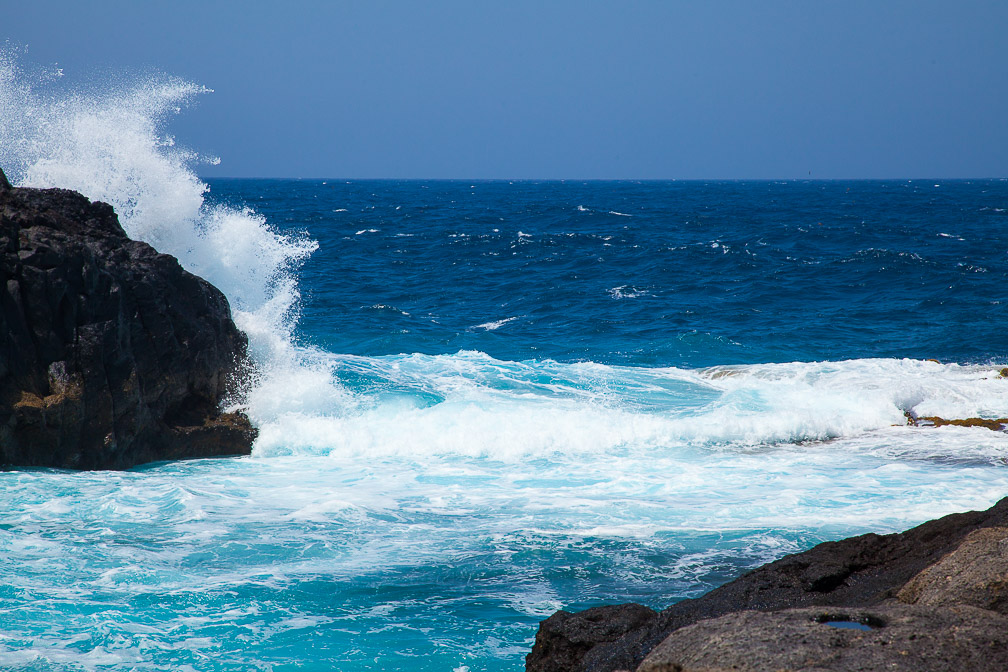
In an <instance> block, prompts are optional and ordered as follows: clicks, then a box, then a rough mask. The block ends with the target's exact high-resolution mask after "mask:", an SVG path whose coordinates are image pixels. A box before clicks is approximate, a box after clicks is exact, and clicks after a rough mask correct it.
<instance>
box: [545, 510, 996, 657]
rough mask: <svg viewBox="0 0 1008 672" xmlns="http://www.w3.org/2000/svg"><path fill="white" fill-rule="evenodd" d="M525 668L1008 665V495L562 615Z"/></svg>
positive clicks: (555, 618)
mask: <svg viewBox="0 0 1008 672" xmlns="http://www.w3.org/2000/svg"><path fill="white" fill-rule="evenodd" d="M525 666H526V670H527V671H528V672H613V671H617V670H636V671H637V672H701V671H702V672H715V671H723V672H726V671H727V670H735V671H738V672H743V671H748V672H760V671H764V670H775V671H806V672H826V671H827V670H835V671H837V672H839V671H846V670H896V671H901V672H945V671H947V670H970V671H971V672H987V671H988V670H989V671H991V672H994V671H997V672H1003V671H1004V670H1008V498H1006V499H1002V500H1001V501H1000V502H998V503H997V504H995V505H994V506H993V507H991V508H990V509H988V510H986V511H979V512H977V511H971V512H968V513H958V514H952V515H950V516H945V517H944V518H939V519H937V520H932V521H929V522H926V523H924V524H922V525H919V526H917V527H915V528H913V529H911V530H907V531H906V532H902V533H899V534H887V535H878V534H865V535H861V536H858V537H851V538H849V539H843V540H841V541H834V542H827V543H824V544H819V545H818V546H815V547H814V548H811V549H809V550H807V551H805V552H803V553H796V554H794V555H788V556H785V557H783V558H781V559H780V560H777V561H776V562H772V563H770V564H767V565H764V566H762V567H759V568H757V569H755V570H753V571H751V572H749V573H748V574H745V575H743V576H741V577H739V578H738V579H736V580H734V581H732V582H730V583H726V584H725V585H723V586H721V587H720V588H717V589H715V590H712V591H711V592H709V593H707V594H706V595H704V596H703V597H700V598H697V599H693V600H683V601H681V602H678V603H676V604H674V605H672V606H671V607H669V608H668V609H666V610H664V611H662V612H654V611H651V610H650V609H647V608H646V607H642V606H640V605H635V604H623V605H615V606H604V607H594V608H592V609H588V610H586V611H582V612H579V613H569V612H564V611H559V612H557V613H555V614H553V615H552V616H550V617H549V618H548V619H547V620H545V621H543V622H542V623H540V625H539V632H538V634H537V635H536V642H535V646H534V647H533V649H532V651H531V653H529V655H528V656H527V657H526V660H525Z"/></svg>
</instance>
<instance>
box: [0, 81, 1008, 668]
mask: <svg viewBox="0 0 1008 672" xmlns="http://www.w3.org/2000/svg"><path fill="white" fill-rule="evenodd" d="M0 65H3V64H2V63H0ZM0 80H2V78H0ZM5 86H6V85H5ZM145 86H146V85H143V86H139V87H136V88H132V89H127V90H126V91H125V92H118V93H117V92H112V93H109V94H103V95H105V97H98V98H86V97H85V98H80V97H78V98H74V99H67V98H66V97H65V96H64V97H62V98H60V97H59V96H58V95H57V96H56V97H52V95H49V94H47V95H49V97H46V96H45V95H42V94H41V93H37V92H34V90H32V89H31V88H30V87H28V88H23V89H11V88H10V87H9V86H8V87H7V88H3V87H0V94H3V95H2V96H0V98H2V99H3V100H2V101H0V102H4V105H5V107H3V109H5V110H7V113H8V114H13V112H11V111H14V112H17V113H18V114H19V115H21V116H16V115H15V117H13V118H15V119H16V120H19V121H18V123H9V124H7V125H6V126H3V127H2V128H0V131H2V132H0V165H2V166H3V168H4V170H5V171H6V172H7V173H8V175H10V176H11V178H12V179H13V180H14V181H15V182H17V183H19V184H22V185H32V186H54V185H58V186H65V187H72V188H75V189H78V190H80V191H82V192H84V193H85V194H87V195H88V196H90V197H91V198H95V199H102V200H106V201H109V202H111V203H112V204H113V205H114V206H115V208H116V210H117V212H118V213H119V216H120V219H121V221H122V222H123V225H124V227H125V228H126V229H127V231H128V232H129V233H130V234H131V235H133V236H134V237H137V238H141V239H143V240H146V241H148V242H150V243H151V244H153V245H154V246H155V247H157V248H158V249H159V250H161V251H164V252H167V253H171V254H175V255H176V256H178V257H179V258H180V260H181V261H182V263H183V264H184V265H185V266H186V267H187V268H189V269H190V270H192V271H194V272H197V273H199V274H201V275H204V276H205V277H207V278H209V279H210V280H211V281H212V282H214V283H215V284H217V285H218V286H219V287H221V288H222V289H223V290H224V292H225V293H226V295H227V296H228V298H229V301H230V302H231V305H232V308H233V310H234V314H235V319H236V322H237V323H238V324H239V326H240V327H241V328H242V329H244V330H245V331H246V332H247V333H248V335H249V339H250V345H251V351H252V354H253V358H254V360H255V364H256V369H255V373H254V375H251V376H250V377H249V378H248V379H247V380H245V381H244V386H243V390H242V394H240V395H239V396H236V397H235V398H234V399H231V400H229V402H228V404H229V406H231V407H237V408H242V409H244V410H245V411H246V412H247V413H248V414H249V416H250V417H251V419H252V420H253V421H254V422H255V423H256V425H257V426H258V427H259V430H260V436H259V439H258V440H257V442H256V445H255V448H254V451H253V454H252V456H250V457H244V458H227V459H217V460H194V461H188V462H178V463H170V464H167V463H166V464H154V465H147V466H144V467H140V468H137V469H133V470H130V471H126V472H89V473H71V472H61V471H52V470H15V471H9V472H5V473H0V575H2V576H3V577H4V579H3V581H2V582H0V666H2V667H4V668H5V669H15V670H199V671H203V670H208V671H209V670H249V669H258V670H274V671H277V672H279V671H281V670H284V671H286V670H331V669H336V670H343V671H346V672H356V671H363V670H404V671H420V670H425V671H426V670H430V671H439V672H477V671H498V670H501V671H502V670H510V671H516V670H520V669H522V667H523V659H524V656H525V654H526V653H527V652H528V651H529V649H530V648H531V646H532V642H533V639H534V635H535V632H536V628H537V624H538V622H539V621H540V620H541V619H543V618H546V617H547V616H549V615H550V614H551V613H553V612H554V611H555V610H557V609H582V608H586V607H590V606H594V605H599V604H606V603H617V602H625V601H631V600H632V601H637V602H642V603H644V604H647V605H649V606H651V607H654V608H662V607H666V606H668V605H670V604H672V603H674V602H675V601H677V600H680V599H682V598H685V597H693V596H697V595H700V594H702V593H704V592H706V591H708V590H710V589H711V588H713V587H715V586H718V585H720V584H722V583H724V582H725V581H728V580H730V579H732V578H734V577H736V576H738V575H740V574H741V573H743V572H744V571H746V570H747V569H749V568H752V567H754V566H756V565H758V564H761V563H764V562H766V561H769V560H772V559H775V558H778V557H780V556H782V555H784V554H787V553H792V552H795V551H799V550H803V549H806V548H809V547H810V546H812V545H814V544H816V543H818V542H821V541H823V540H829V539H837V538H841V537H844V536H848V535H851V534H857V533H862V532H866V531H875V532H887V531H895V530H900V529H904V528H907V527H909V526H912V525H914V524H917V523H919V522H922V521H924V520H927V519H929V518H933V517H935V516H939V515H942V514H945V513H950V512H953V511H961V510H966V509H977V508H986V507H988V506H990V505H991V504H993V503H994V502H995V501H997V500H998V499H999V498H1001V497H1003V496H1005V495H1006V494H1008V460H1006V458H1008V435H1006V434H1004V433H999V432H992V431H989V430H986V429H982V428H980V429H978V428H962V427H942V428H938V429H936V428H933V427H913V426H908V425H907V423H906V417H905V414H906V413H908V412H909V413H913V414H916V415H919V416H930V415H940V416H944V417H976V416H980V417H1005V416H1008V379H1005V378H1000V377H999V375H998V371H999V369H1001V368H1002V367H1005V366H1008V336H1006V332H1005V329H1004V324H1005V323H1006V321H1008V320H1006V318H1008V303H1006V302H1008V290H1006V287H1008V283H1006V281H1008V182H1006V181H1004V180H969V181H948V180H913V181H906V180H903V181H889V182H870V181H852V182H839V181H837V182H834V181H831V182H816V181H783V182H696V181H686V182H574V181H570V182H530V181H515V182H508V181H495V182H466V181H451V182H445V181H405V182H402V181H357V180H337V179H328V180H221V179H214V180H205V181H201V180H199V179H198V178H197V177H196V174H195V172H194V168H192V163H193V161H194V157H193V155H192V154H191V153H186V152H183V151H181V150H177V149H173V147H175V146H174V145H173V144H172V143H169V142H168V141H167V140H166V139H165V136H164V135H162V134H161V133H160V131H159V128H160V126H159V125H158V124H157V123H155V122H157V121H158V120H160V119H163V118H165V117H170V115H171V114H173V110H174V109H175V107H176V105H177V104H178V103H179V101H180V100H184V99H186V98H187V97H190V96H192V95H196V94H198V93H199V90H198V89H193V88H192V87H191V86H190V85H187V84H185V83H178V82H175V83H174V84H173V86H174V87H175V88H172V87H171V86H167V85H166V86H165V87H164V88H161V89H157V90H154V89H150V88H149V87H147V88H144V87H145ZM187 87H189V88H187ZM145 95H146V96H147V97H146V98H145V97H144V96H145ZM3 96H6V98H3ZM11 101H13V102H11ZM26 111H30V112H31V114H28V113H27V112H26ZM40 119H41V120H43V121H44V122H45V123H41V122H39V120H40ZM85 122H86V123H85ZM4 134H6V135H4Z"/></svg>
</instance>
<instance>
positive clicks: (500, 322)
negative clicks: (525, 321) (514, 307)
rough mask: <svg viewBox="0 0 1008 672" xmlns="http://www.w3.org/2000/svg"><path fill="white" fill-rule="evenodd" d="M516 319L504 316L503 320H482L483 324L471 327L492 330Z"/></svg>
mask: <svg viewBox="0 0 1008 672" xmlns="http://www.w3.org/2000/svg"><path fill="white" fill-rule="evenodd" d="M517 319H518V318H517V317H507V318H504V319H503V320H496V321H494V322H484V323H483V324H477V325H476V326H474V327H473V329H484V330H486V331H494V330H496V329H500V328H501V327H503V326H504V325H505V324H508V323H509V322H514V321H515V320H517Z"/></svg>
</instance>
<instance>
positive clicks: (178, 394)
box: [0, 172, 255, 469]
mask: <svg viewBox="0 0 1008 672" xmlns="http://www.w3.org/2000/svg"><path fill="white" fill-rule="evenodd" d="M246 347H247V341H246V338H245V335H244V334H242V333H241V332H240V331H239V330H238V329H237V328H236V327H235V325H234V322H232V320H231V313H230V309H229V307H228V304H227V300H226V299H225V298H224V295H223V294H221V293H220V291H218V290H217V289H216V288H215V287H213V286H212V285H210V284H209V283H207V282H206V281H205V280H202V279H200V278H197V277H196V276H194V275H192V274H191V273H188V272H186V271H184V270H182V267H181V266H179V263H178V261H177V260H176V259H175V258H174V257H171V256H169V255H165V254H159V253H157V252H156V251H155V250H154V249H153V248H152V247H150V246H149V245H147V244H145V243H141V242H137V241H134V240H130V239H129V238H128V237H127V236H126V233H125V232H124V231H123V229H122V227H120V225H119V221H118V219H117V217H116V215H115V213H114V212H113V210H112V207H111V206H109V205H107V204H105V203H92V202H90V201H89V200H88V199H86V198H85V197H83V196H81V195H80V194H78V193H76V192H73V191H67V190H62V189H45V190H42V189H21V188H12V187H11V186H10V185H9V183H8V182H7V180H6V178H5V177H2V172H0V466H6V467H10V466H36V467H64V468H70V469H122V468H126V467H130V466H133V465H136V464H141V463H144V462H151V461H157V460H167V459H178V458H189V457H205V456H215V455H230V454H239V453H246V454H247V453H248V452H249V451H250V450H251V445H252V441H253V440H254V438H255V430H254V429H253V428H252V426H251V425H250V424H249V422H248V419H247V418H245V416H244V415H241V414H237V413H235V414H222V413H221V412H220V410H219V409H220V404H221V400H222V399H223V398H224V397H225V395H226V394H228V392H229V386H230V385H231V384H232V383H233V377H234V374H235V373H236V371H237V370H238V369H239V368H240V367H241V366H243V363H244V361H245V351H246Z"/></svg>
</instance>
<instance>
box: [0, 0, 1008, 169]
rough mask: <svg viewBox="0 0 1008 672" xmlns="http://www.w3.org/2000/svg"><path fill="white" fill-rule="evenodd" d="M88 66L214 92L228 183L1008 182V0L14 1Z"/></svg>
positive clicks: (72, 70) (203, 105)
mask: <svg viewBox="0 0 1008 672" xmlns="http://www.w3.org/2000/svg"><path fill="white" fill-rule="evenodd" d="M0 17H2V21H0V39H5V40H8V41H9V42H10V43H12V44H16V45H26V46H27V47H28V55H29V58H30V60H31V61H33V62H35V63H38V64H43V65H51V64H54V63H58V65H59V66H60V67H62V68H63V69H64V71H65V72H66V73H67V75H68V76H70V77H71V78H74V77H80V76H82V75H84V74H89V73H93V72H95V71H104V72H107V71H109V70H113V71H119V72H121V71H140V72H149V71H150V70H152V69H155V70H158V71H162V72H165V73H168V74H172V75H178V76H181V77H183V78H186V79H188V80H191V81H194V82H197V83H199V84H203V85H206V86H208V87H210V88H212V89H214V90H215V92H214V93H213V94H210V95H207V96H203V97H202V98H201V99H200V102H199V104H198V105H197V106H196V107H194V108H192V109H190V110H188V111H186V112H185V113H184V114H183V116H181V117H179V118H178V120H177V122H176V123H175V124H174V125H173V128H172V130H173V131H174V133H175V135H176V136H177V137H178V139H179V141H180V142H181V143H183V144H185V145H187V146H189V147H192V148H194V149H197V150H200V151H203V152H207V153H212V154H216V155H218V156H220V157H221V164H220V165H219V166H216V167H214V166H207V167H204V168H202V169H201V170H200V172H201V173H202V174H204V175H207V176H212V175H222V176H223V175H230V176H273V177H310V176H315V177H459V178H494V177H497V178H789V177H808V176H809V175H810V174H811V176H812V177H818V178H832V177H1002V176H1008V2H1005V1H1004V0H997V1H992V2H969V1H967V2H947V1H946V2H920V1H907V2H884V1H881V0H873V1H871V2H850V1H843V2H839V1H838V2H813V1H811V0H801V1H795V2H776V1H771V2H756V1H755V0H753V1H751V2H700V1H697V2H673V1H668V2H629V1H627V2H617V1H612V2H588V1H581V2H574V1H568V0H558V1H556V2H549V1H548V0H540V1H538V2H511V1H508V2H505V1H499V2H478V1H470V2H461V1H459V2H442V1H433V2H421V1H416V2H407V1H402V2H380V1H376V0H372V1H361V2H337V1H334V2H297V1H293V0H292V1H290V2H284V3H280V2H275V3H266V2H255V1H252V0H248V1H246V2H241V3H239V2H228V3H223V2H220V3H215V2H211V1H207V0H204V1H201V2H179V1H172V2H142V1H141V2H133V1H130V2H98V1H95V2H81V1H80V0H71V1H64V2H53V1H49V0H30V1H26V0H0Z"/></svg>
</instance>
